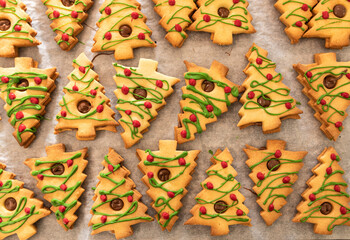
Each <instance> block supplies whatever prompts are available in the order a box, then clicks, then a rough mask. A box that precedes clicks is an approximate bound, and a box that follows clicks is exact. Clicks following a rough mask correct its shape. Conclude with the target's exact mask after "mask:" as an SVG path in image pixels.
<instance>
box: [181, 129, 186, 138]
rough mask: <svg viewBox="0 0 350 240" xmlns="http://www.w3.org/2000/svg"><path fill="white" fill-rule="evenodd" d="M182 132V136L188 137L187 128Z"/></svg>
mask: <svg viewBox="0 0 350 240" xmlns="http://www.w3.org/2000/svg"><path fill="white" fill-rule="evenodd" d="M180 134H181V137H183V138H186V137H187V131H186V130H182V131H181V133H180Z"/></svg>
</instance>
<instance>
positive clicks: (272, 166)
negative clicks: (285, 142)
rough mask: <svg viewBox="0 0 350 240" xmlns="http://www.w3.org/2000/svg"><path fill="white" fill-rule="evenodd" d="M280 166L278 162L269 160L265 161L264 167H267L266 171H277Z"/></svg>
mask: <svg viewBox="0 0 350 240" xmlns="http://www.w3.org/2000/svg"><path fill="white" fill-rule="evenodd" d="M280 164H281V162H280V160H278V159H271V160H269V161H267V163H266V166H267V169H269V170H271V169H272V171H277V170H278V169H279V168H280V166H281V165H280Z"/></svg>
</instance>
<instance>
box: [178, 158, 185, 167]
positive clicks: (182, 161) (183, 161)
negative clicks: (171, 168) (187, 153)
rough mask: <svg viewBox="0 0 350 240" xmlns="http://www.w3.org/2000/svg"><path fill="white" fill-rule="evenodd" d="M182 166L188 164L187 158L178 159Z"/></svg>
mask: <svg viewBox="0 0 350 240" xmlns="http://www.w3.org/2000/svg"><path fill="white" fill-rule="evenodd" d="M178 162H179V165H180V166H185V165H186V160H185V159H184V158H179V160H178Z"/></svg>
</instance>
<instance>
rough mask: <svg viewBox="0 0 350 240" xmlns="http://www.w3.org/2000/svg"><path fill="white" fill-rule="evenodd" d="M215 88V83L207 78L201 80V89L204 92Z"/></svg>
mask: <svg viewBox="0 0 350 240" xmlns="http://www.w3.org/2000/svg"><path fill="white" fill-rule="evenodd" d="M214 88H215V84H214V83H213V82H211V81H208V80H204V81H203V82H202V89H203V91H204V92H211V91H213V90H214Z"/></svg>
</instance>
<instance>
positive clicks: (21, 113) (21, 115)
mask: <svg viewBox="0 0 350 240" xmlns="http://www.w3.org/2000/svg"><path fill="white" fill-rule="evenodd" d="M23 117H24V114H23V112H22V111H18V112H16V119H22V118H23Z"/></svg>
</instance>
